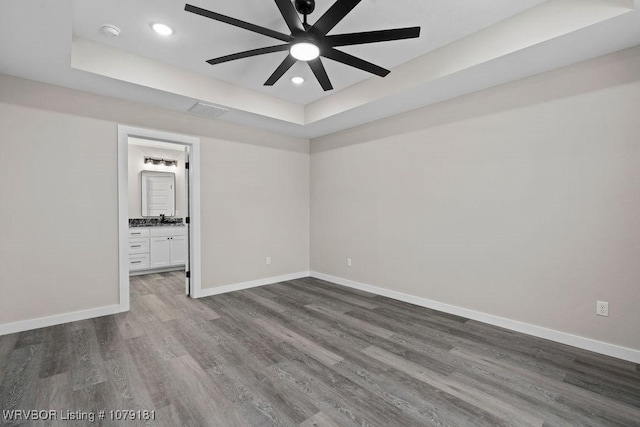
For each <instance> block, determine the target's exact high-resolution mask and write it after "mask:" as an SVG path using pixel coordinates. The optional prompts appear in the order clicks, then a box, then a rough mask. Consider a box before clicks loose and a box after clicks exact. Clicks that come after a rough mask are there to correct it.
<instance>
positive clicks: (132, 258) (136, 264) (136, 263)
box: [129, 253, 149, 271]
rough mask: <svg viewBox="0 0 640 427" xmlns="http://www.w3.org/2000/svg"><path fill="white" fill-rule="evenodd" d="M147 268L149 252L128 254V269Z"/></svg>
mask: <svg viewBox="0 0 640 427" xmlns="http://www.w3.org/2000/svg"><path fill="white" fill-rule="evenodd" d="M147 268H149V254H148V253H146V254H133V255H129V270H132V271H133V270H145V269H147Z"/></svg>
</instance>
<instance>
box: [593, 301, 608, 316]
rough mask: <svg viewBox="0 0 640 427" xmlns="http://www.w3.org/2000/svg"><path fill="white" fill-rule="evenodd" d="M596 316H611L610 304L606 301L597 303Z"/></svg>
mask: <svg viewBox="0 0 640 427" xmlns="http://www.w3.org/2000/svg"><path fill="white" fill-rule="evenodd" d="M596 314H597V315H598V316H609V303H608V302H606V301H598V302H596Z"/></svg>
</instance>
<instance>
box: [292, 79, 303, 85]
mask: <svg viewBox="0 0 640 427" xmlns="http://www.w3.org/2000/svg"><path fill="white" fill-rule="evenodd" d="M291 82H292V83H293V84H294V85H301V84H302V83H304V79H303V78H302V77H291Z"/></svg>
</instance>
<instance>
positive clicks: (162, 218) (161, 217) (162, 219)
mask: <svg viewBox="0 0 640 427" xmlns="http://www.w3.org/2000/svg"><path fill="white" fill-rule="evenodd" d="M160 222H164V214H160Z"/></svg>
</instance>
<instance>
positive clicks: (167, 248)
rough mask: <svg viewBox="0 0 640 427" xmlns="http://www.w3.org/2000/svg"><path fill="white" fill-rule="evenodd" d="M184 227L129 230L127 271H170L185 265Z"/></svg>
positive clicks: (134, 228) (133, 228)
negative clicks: (172, 268)
mask: <svg viewBox="0 0 640 427" xmlns="http://www.w3.org/2000/svg"><path fill="white" fill-rule="evenodd" d="M185 232H186V227H131V228H129V271H130V272H134V273H136V274H141V273H145V271H144V270H150V271H151V270H155V269H170V268H171V267H180V266H183V265H185V264H186V258H187V245H186V235H185Z"/></svg>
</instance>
